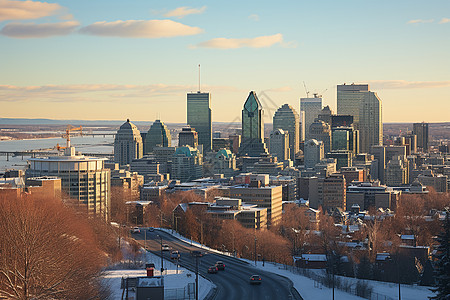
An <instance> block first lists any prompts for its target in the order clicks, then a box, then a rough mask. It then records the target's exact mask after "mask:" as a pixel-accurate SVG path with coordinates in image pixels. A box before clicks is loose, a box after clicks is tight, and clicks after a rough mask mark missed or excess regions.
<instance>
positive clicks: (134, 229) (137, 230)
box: [131, 227, 141, 233]
mask: <svg viewBox="0 0 450 300" xmlns="http://www.w3.org/2000/svg"><path fill="white" fill-rule="evenodd" d="M131 233H141V230H140V229H139V227H134V228H133V229H131Z"/></svg>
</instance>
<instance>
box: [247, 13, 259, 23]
mask: <svg viewBox="0 0 450 300" xmlns="http://www.w3.org/2000/svg"><path fill="white" fill-rule="evenodd" d="M248 18H249V19H250V20H253V21H255V22H258V21H259V16H258V15H255V14H252V15H250V16H248Z"/></svg>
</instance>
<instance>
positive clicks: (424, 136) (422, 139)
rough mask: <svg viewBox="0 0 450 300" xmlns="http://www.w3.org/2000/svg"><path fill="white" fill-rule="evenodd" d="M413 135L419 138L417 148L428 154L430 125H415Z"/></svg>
mask: <svg viewBox="0 0 450 300" xmlns="http://www.w3.org/2000/svg"><path fill="white" fill-rule="evenodd" d="M413 134H415V135H416V136H417V147H418V148H421V149H422V151H423V152H428V123H414V124H413Z"/></svg>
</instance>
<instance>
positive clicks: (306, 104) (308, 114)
mask: <svg viewBox="0 0 450 300" xmlns="http://www.w3.org/2000/svg"><path fill="white" fill-rule="evenodd" d="M321 110H322V98H321V96H319V95H317V94H314V98H300V111H301V112H303V114H304V116H305V138H304V139H305V141H306V140H309V139H311V138H310V137H309V126H311V124H312V123H313V122H314V120H315V119H316V118H317V117H318V116H319V114H320V112H321Z"/></svg>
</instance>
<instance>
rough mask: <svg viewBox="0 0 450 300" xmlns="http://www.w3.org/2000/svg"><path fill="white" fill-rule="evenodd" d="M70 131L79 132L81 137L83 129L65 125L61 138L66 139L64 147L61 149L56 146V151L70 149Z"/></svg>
mask: <svg viewBox="0 0 450 300" xmlns="http://www.w3.org/2000/svg"><path fill="white" fill-rule="evenodd" d="M72 131H79V132H80V133H79V134H80V136H83V127H82V126H80V127H74V126H72V125H67V128H66V133H65V134H63V135H62V138H65V139H66V146H65V147H61V146H60V145H59V144H56V149H57V150H58V151H59V150H61V149H67V148H70V133H71V132H72Z"/></svg>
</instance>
